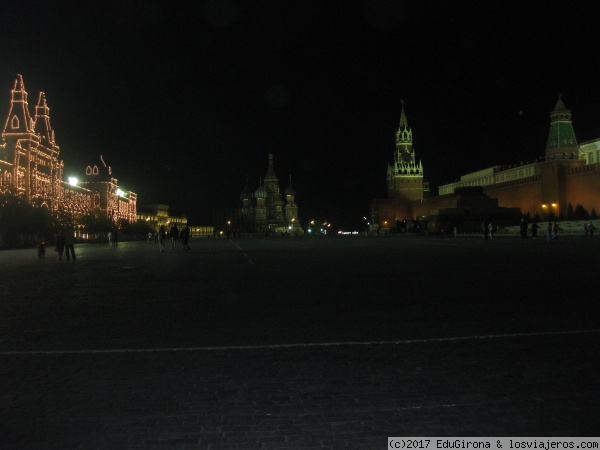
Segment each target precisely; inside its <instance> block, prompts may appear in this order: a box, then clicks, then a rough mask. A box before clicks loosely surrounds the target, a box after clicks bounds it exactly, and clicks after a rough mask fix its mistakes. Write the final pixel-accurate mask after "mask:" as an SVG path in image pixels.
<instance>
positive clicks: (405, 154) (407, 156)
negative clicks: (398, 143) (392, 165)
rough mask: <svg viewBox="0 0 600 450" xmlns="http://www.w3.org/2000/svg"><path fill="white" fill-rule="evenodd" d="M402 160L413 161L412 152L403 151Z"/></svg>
mask: <svg viewBox="0 0 600 450" xmlns="http://www.w3.org/2000/svg"><path fill="white" fill-rule="evenodd" d="M402 161H404V162H411V161H412V155H411V154H410V152H402Z"/></svg>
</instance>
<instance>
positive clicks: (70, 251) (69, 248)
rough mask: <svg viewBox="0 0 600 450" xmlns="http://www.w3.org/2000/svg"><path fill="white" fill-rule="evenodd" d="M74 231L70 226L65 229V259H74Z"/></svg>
mask: <svg viewBox="0 0 600 450" xmlns="http://www.w3.org/2000/svg"><path fill="white" fill-rule="evenodd" d="M74 245H75V231H73V228H71V226H68V227H67V229H66V230H65V254H66V257H67V261H70V260H71V257H72V258H73V261H75V247H74Z"/></svg>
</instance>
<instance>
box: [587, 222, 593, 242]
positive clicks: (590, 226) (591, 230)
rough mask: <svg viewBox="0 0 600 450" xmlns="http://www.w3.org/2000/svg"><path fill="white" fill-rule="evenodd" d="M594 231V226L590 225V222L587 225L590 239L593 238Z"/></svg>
mask: <svg viewBox="0 0 600 450" xmlns="http://www.w3.org/2000/svg"><path fill="white" fill-rule="evenodd" d="M594 230H595V227H594V225H593V224H592V222H589V223H588V233H590V239H591V238H593V237H594Z"/></svg>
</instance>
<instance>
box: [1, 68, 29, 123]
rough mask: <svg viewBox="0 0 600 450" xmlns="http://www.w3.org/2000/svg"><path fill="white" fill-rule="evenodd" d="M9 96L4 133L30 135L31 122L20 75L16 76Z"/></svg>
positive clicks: (25, 92) (23, 84)
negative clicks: (8, 108) (10, 96)
mask: <svg viewBox="0 0 600 450" xmlns="http://www.w3.org/2000/svg"><path fill="white" fill-rule="evenodd" d="M11 94H12V98H11V100H10V110H9V111H8V116H7V117H6V123H5V125H4V133H32V132H33V122H32V120H31V116H30V114H29V106H28V103H27V91H26V90H25V83H23V77H22V76H21V74H18V75H17V78H16V80H15V84H14V87H13V89H12V91H11Z"/></svg>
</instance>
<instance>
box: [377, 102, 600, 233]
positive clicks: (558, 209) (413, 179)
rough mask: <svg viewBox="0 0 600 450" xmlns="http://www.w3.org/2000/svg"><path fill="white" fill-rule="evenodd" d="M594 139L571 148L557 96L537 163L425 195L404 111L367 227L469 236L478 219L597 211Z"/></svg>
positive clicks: (466, 178)
mask: <svg viewBox="0 0 600 450" xmlns="http://www.w3.org/2000/svg"><path fill="white" fill-rule="evenodd" d="M599 158H600V138H599V139H597V140H594V141H590V142H586V143H583V144H581V145H579V144H578V143H577V139H576V136H575V132H574V130H573V124H572V121H571V111H570V110H568V109H567V108H566V107H565V105H564V103H563V101H562V99H561V98H559V99H558V102H557V103H556V106H555V107H554V110H553V111H552V112H551V113H550V131H549V135H548V141H547V143H546V151H545V154H544V157H543V158H542V159H540V160H538V161H535V162H533V163H528V164H519V165H514V166H510V167H503V166H492V167H489V168H484V169H481V170H479V171H476V172H473V173H469V174H465V175H463V176H462V177H461V178H460V180H459V181H457V182H454V183H450V184H446V185H443V186H440V188H439V194H438V195H437V196H431V195H428V194H429V189H428V186H427V183H424V182H423V167H422V164H421V162H420V161H419V162H418V163H417V162H416V159H415V154H414V151H413V149H412V130H411V129H410V128H409V127H408V123H407V120H406V115H405V112H404V108H402V112H401V117H400V125H399V128H398V130H397V132H396V151H395V155H394V162H393V163H392V164H391V165H390V166H389V167H388V171H387V181H388V196H387V198H386V199H375V200H372V201H371V202H370V218H371V223H372V224H373V225H372V227H373V228H374V229H376V230H381V231H383V232H388V231H392V230H394V231H396V230H397V229H398V228H399V225H400V224H403V223H407V222H411V221H418V220H423V221H424V222H427V227H428V230H429V231H439V230H440V229H446V228H447V227H450V228H454V226H456V227H458V228H459V229H462V230H465V231H475V230H477V229H478V228H479V224H480V223H481V221H482V220H483V219H487V220H491V221H493V222H495V223H496V224H497V225H500V226H509V225H514V224H515V222H517V221H519V220H520V218H521V217H522V216H528V217H530V218H532V219H533V218H535V217H538V218H539V219H540V220H542V221H543V220H550V219H553V218H556V219H559V218H561V217H565V216H566V214H567V210H568V208H569V205H571V207H572V208H575V207H576V206H577V205H581V206H582V207H583V208H584V209H585V210H587V211H588V212H589V213H593V212H595V213H596V214H597V213H598V210H597V209H598V206H599V201H600V163H599V161H600V159H599Z"/></svg>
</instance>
